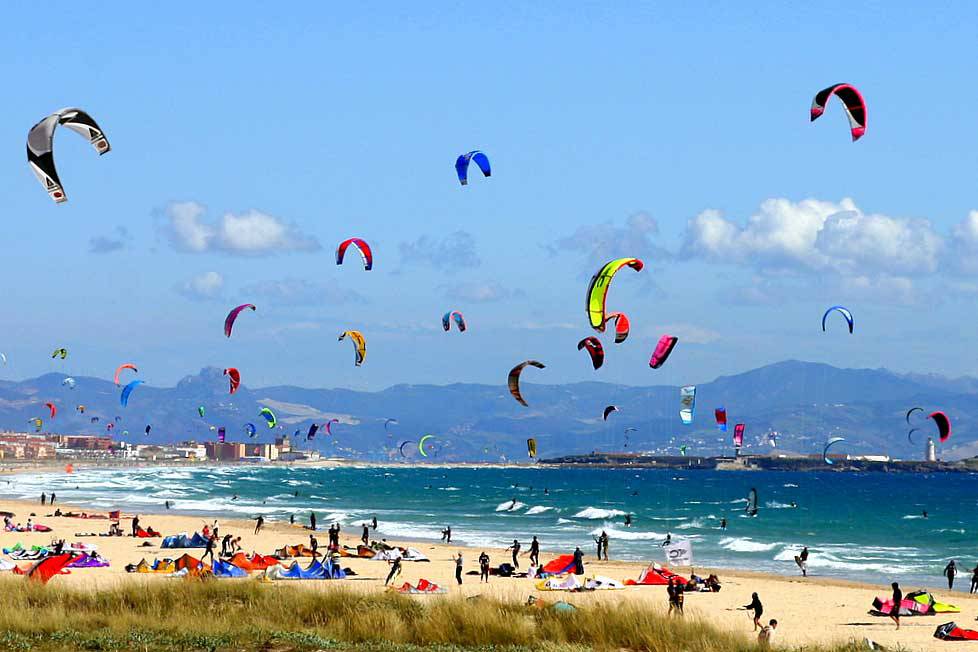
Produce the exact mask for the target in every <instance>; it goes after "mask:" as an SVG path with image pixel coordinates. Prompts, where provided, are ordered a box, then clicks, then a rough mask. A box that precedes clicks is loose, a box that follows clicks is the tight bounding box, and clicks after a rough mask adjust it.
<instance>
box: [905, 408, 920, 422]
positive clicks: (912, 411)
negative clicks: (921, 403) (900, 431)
mask: <svg viewBox="0 0 978 652" xmlns="http://www.w3.org/2000/svg"><path fill="white" fill-rule="evenodd" d="M918 410H919V411H921V412H923V411H924V408H922V407H913V408H910V409H909V410H907V425H910V415H911V414H913V413H914V412H916V411H918Z"/></svg>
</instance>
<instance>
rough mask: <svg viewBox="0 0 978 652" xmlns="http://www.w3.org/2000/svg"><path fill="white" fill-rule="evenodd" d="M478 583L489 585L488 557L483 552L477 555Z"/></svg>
mask: <svg viewBox="0 0 978 652" xmlns="http://www.w3.org/2000/svg"><path fill="white" fill-rule="evenodd" d="M479 581H480V582H485V583H486V584H488V583H489V555H487V554H486V553H485V551H483V552H482V554H481V555H479Z"/></svg>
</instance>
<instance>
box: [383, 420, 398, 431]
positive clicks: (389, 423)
mask: <svg viewBox="0 0 978 652" xmlns="http://www.w3.org/2000/svg"><path fill="white" fill-rule="evenodd" d="M392 423H393V424H395V425H397V419H387V420H385V421H384V431H385V432H390V428H388V427H387V426H389V425H391V424H392Z"/></svg>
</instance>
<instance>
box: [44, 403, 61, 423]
mask: <svg viewBox="0 0 978 652" xmlns="http://www.w3.org/2000/svg"><path fill="white" fill-rule="evenodd" d="M44 407H46V408H47V409H48V410H50V411H51V416H50V417H49V418H51V419H53V418H54V417H56V416H58V407H57V406H56V405H55V404H54V403H45V404H44Z"/></svg>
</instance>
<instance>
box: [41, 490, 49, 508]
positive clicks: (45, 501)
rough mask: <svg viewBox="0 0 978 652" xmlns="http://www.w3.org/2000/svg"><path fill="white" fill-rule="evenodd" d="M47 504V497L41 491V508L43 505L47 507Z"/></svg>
mask: <svg viewBox="0 0 978 652" xmlns="http://www.w3.org/2000/svg"><path fill="white" fill-rule="evenodd" d="M47 503H48V495H47V494H46V493H44V492H43V491H42V492H41V506H42V507H43V506H44V505H47Z"/></svg>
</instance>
